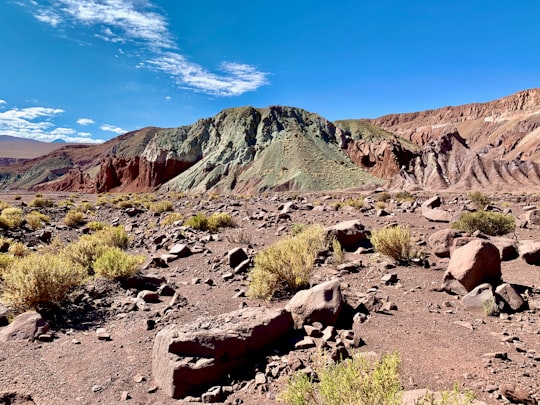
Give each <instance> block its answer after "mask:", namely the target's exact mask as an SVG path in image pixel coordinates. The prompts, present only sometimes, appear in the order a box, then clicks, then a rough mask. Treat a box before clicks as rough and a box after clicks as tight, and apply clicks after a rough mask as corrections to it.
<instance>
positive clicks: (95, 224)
mask: <svg viewBox="0 0 540 405" xmlns="http://www.w3.org/2000/svg"><path fill="white" fill-rule="evenodd" d="M86 226H87V227H88V229H90V230H91V231H100V230H102V229H103V228H105V224H104V223H103V222H99V221H90V222H88V223H87V224H86Z"/></svg>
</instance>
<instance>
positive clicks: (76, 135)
mask: <svg viewBox="0 0 540 405" xmlns="http://www.w3.org/2000/svg"><path fill="white" fill-rule="evenodd" d="M3 104H7V103H3ZM62 113H64V110H61V109H59V108H48V107H28V108H11V109H9V110H7V111H1V112H0V134H1V135H10V136H16V137H19V138H30V139H35V140H38V141H43V142H50V141H54V140H56V139H63V140H64V141H66V142H84V143H101V142H103V141H101V140H98V139H92V138H91V136H92V135H91V134H90V136H88V133H87V132H85V133H81V132H77V131H76V130H75V129H73V128H68V127H57V126H56V125H55V124H54V119H55V118H57V117H58V116H59V115H61V114H62Z"/></svg>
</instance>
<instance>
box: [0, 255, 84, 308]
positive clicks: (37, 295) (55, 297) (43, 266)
mask: <svg viewBox="0 0 540 405" xmlns="http://www.w3.org/2000/svg"><path fill="white" fill-rule="evenodd" d="M85 274H86V273H85V271H84V269H83V268H81V267H80V266H78V265H76V264H75V263H72V262H70V261H68V260H65V259H64V258H62V257H61V256H60V255H57V254H51V253H49V254H38V253H34V254H31V255H29V256H26V257H23V258H21V259H18V260H15V261H13V262H12V263H11V265H10V266H9V267H7V268H6V269H5V270H4V271H3V274H2V279H3V285H2V289H3V295H2V301H3V302H4V303H5V304H6V305H8V306H10V307H12V308H15V309H18V310H27V309H32V308H41V307H46V306H50V305H51V304H58V303H61V302H62V301H64V300H65V299H66V296H67V293H68V292H69V291H70V290H71V289H72V288H73V287H75V286H77V285H79V284H80V283H81V282H82V281H83V280H84V277H85Z"/></svg>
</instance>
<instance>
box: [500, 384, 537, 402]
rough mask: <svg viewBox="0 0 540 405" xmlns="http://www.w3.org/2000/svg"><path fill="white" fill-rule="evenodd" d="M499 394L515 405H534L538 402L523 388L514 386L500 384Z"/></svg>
mask: <svg viewBox="0 0 540 405" xmlns="http://www.w3.org/2000/svg"><path fill="white" fill-rule="evenodd" d="M499 392H500V394H501V395H502V396H503V397H505V398H506V399H508V400H509V401H510V402H512V403H515V404H524V405H536V404H537V403H538V402H537V401H536V400H535V399H534V398H533V397H532V396H531V394H530V393H529V392H528V391H527V390H526V389H525V388H523V387H521V386H519V385H515V384H501V385H500V386H499Z"/></svg>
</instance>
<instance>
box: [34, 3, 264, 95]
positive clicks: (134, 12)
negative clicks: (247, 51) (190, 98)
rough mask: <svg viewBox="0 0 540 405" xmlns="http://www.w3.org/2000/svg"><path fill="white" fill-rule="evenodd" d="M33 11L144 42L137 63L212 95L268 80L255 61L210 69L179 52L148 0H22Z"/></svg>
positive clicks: (112, 38) (99, 33) (108, 37)
mask: <svg viewBox="0 0 540 405" xmlns="http://www.w3.org/2000/svg"><path fill="white" fill-rule="evenodd" d="M26 1H27V2H28V3H29V4H30V5H32V6H33V7H29V9H30V10H31V11H32V13H33V14H34V16H35V17H36V18H37V19H38V20H39V21H42V22H44V23H47V24H49V25H51V26H53V27H55V28H56V27H59V26H61V25H64V26H68V27H69V26H72V27H73V28H76V26H77V25H84V26H87V27H89V28H91V29H92V30H94V33H93V35H94V36H95V37H97V38H100V39H102V40H105V41H108V42H122V43H132V44H136V45H138V46H139V48H140V47H141V46H142V47H143V49H144V50H145V51H146V53H147V54H148V56H147V57H143V58H142V60H141V63H140V64H139V67H145V68H148V69H152V70H158V71H162V72H164V73H166V74H167V75H170V76H171V77H172V78H173V80H174V81H175V82H176V83H177V85H178V86H179V87H180V88H184V89H191V90H195V91H198V92H203V93H207V94H211V95H216V96H238V95H241V94H243V93H245V92H248V91H253V90H256V89H258V88H259V87H261V86H263V85H266V84H268V83H269V81H268V73H265V72H261V71H259V70H258V69H257V68H256V67H255V66H253V65H248V64H242V63H231V62H222V63H221V64H220V65H219V66H220V68H219V70H218V72H217V73H216V72H211V71H210V70H208V69H205V68H204V67H202V66H201V65H198V64H196V63H194V62H191V61H189V60H188V59H187V57H186V56H184V55H182V54H181V53H179V52H178V46H177V44H176V43H175V39H174V37H173V35H172V34H171V32H170V30H169V23H168V21H167V19H166V17H165V16H164V15H163V14H162V13H160V12H159V10H158V9H157V7H156V6H154V5H153V4H152V3H151V2H150V1H148V0H26Z"/></svg>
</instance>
